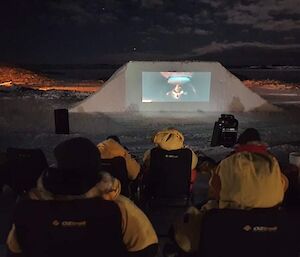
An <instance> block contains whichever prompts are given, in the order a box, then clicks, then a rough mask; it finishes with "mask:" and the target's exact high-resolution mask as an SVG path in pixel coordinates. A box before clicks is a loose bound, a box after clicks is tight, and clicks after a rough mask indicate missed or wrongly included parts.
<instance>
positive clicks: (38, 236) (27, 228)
mask: <svg viewBox="0 0 300 257" xmlns="http://www.w3.org/2000/svg"><path fill="white" fill-rule="evenodd" d="M54 156H55V158H56V161H57V167H51V168H48V169H47V170H45V172H44V173H43V174H42V176H41V177H40V178H39V180H38V183H37V187H36V188H34V189H32V190H31V191H30V192H29V193H28V195H27V198H28V199H27V200H26V199H24V201H20V202H19V204H18V206H17V208H16V213H15V215H14V220H13V226H12V229H11V231H10V233H9V235H8V238H7V247H8V252H9V254H10V256H30V257H44V256H45V257H46V256H47V257H57V256H80V254H79V253H78V252H85V253H86V256H102V254H104V256H111V257H112V256H141V257H142V256H145V257H146V256H147V257H154V256H155V255H156V252H157V243H158V239H157V236H156V233H155V231H154V229H153V227H152V224H151V223H150V221H149V220H148V218H147V217H146V215H145V214H144V213H143V212H142V211H141V210H140V209H139V208H138V207H137V206H135V205H134V203H133V202H131V201H130V200H129V199H128V198H126V197H124V196H122V195H120V190H121V189H120V183H119V181H118V180H117V179H115V178H113V177H111V176H110V175H109V174H108V173H104V174H100V175H99V167H100V165H101V157H100V155H99V151H98V149H97V147H96V145H94V144H93V143H92V142H91V141H90V140H88V139H86V138H82V137H77V138H72V139H69V140H66V141H64V142H62V143H60V144H59V145H58V146H57V147H56V148H55V149H54ZM72 203H75V205H73V204H72ZM91 204H94V205H93V208H85V207H84V206H90V207H91ZM98 204H99V205H98ZM70 206H71V207H70ZM98 206H99V207H98ZM100 206H101V208H102V207H103V208H102V209H101V208H100ZM25 207H26V208H25ZM22 208H23V209H22ZM38 208H40V209H38ZM64 208H65V209H64ZM70 208H71V212H70ZM72 208H73V209H74V208H75V210H76V211H75V212H74V210H73V209H72ZM99 208H100V209H99ZM64 210H65V212H64ZM72 210H73V211H72ZM24 213H25V214H24ZM85 213H87V214H86V215H87V216H85ZM30 214H31V215H30ZM39 215H44V216H42V217H39ZM68 215H69V216H68ZM80 215H83V216H80ZM98 215H99V216H101V217H99V218H98ZM45 216H47V217H45ZM57 216H59V217H60V218H63V221H62V222H61V223H60V220H59V217H57ZM70 216H72V217H70ZM49 217H50V218H51V217H54V218H52V219H53V222H52V223H51V222H50V223H49V222H44V223H43V219H44V218H45V219H46V221H47V218H48V219H49ZM55 217H56V218H55ZM78 217H79V218H78ZM82 217H83V218H84V217H86V218H84V219H83V221H81V220H82ZM78 219H79V221H78ZM103 219H104V220H103ZM64 220H65V221H64ZM85 220H87V221H85ZM35 223H38V224H40V223H41V224H42V225H41V226H38V227H36V225H35ZM51 224H52V225H51ZM60 224H61V225H60ZM107 224H111V227H107V226H108V225H107ZM91 226H92V227H93V228H92V227H91ZM94 226H96V227H94ZM40 227H42V228H44V230H46V231H44V230H43V229H41V228H40ZM112 231H113V232H112ZM76 233H78V234H79V235H78V234H76ZM80 233H81V234H80ZM114 233H116V234H114ZM49 235H50V236H49ZM66 235H68V236H69V237H68V238H65V237H64V236H66ZM94 235H97V236H100V237H101V238H102V239H103V240H104V241H108V242H107V244H108V245H101V243H102V244H103V242H101V240H100V241H99V239H98V237H97V238H96V236H94ZM31 236H33V238H34V240H35V241H34V242H32V241H31V238H32V237H31ZM106 237H109V239H107V238H106ZM87 238H88V240H87ZM72 240H73V241H72ZM118 240H119V241H118ZM91 241H93V243H91ZM49 245H50V246H56V247H49ZM57 246H59V247H57ZM84 247H86V248H88V249H85V248H84ZM90 247H92V249H94V250H95V249H96V252H95V253H94V252H93V250H91V248H90ZM82 248H83V249H82ZM116 248H118V249H116ZM74 249H76V250H74ZM97 251H98V253H97ZM118 251H119V252H118ZM120 251H121V252H122V251H123V253H122V254H120ZM116 253H118V255H116ZM63 254H66V255H63ZM97 254H98V255H97ZM114 254H115V255H114ZM81 256H84V255H81Z"/></svg>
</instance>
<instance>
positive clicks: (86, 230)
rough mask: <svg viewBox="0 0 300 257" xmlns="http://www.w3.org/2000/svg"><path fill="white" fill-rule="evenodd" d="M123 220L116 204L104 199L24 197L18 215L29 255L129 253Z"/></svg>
mask: <svg viewBox="0 0 300 257" xmlns="http://www.w3.org/2000/svg"><path fill="white" fill-rule="evenodd" d="M121 223H122V218H121V213H120V209H119V207H118V206H117V205H116V203H114V202H113V201H105V200H103V199H100V198H91V199H81V200H72V201H61V200H60V201H54V200H53V201H36V200H23V201H20V202H19V203H18V205H17V208H16V212H15V215H14V224H15V227H16V234H17V238H18V242H19V244H20V246H21V248H22V250H23V253H24V256H28V257H66V256H72V257H82V256H89V257H99V256H105V257H116V256H127V253H126V251H125V247H124V245H123V240H122V225H121Z"/></svg>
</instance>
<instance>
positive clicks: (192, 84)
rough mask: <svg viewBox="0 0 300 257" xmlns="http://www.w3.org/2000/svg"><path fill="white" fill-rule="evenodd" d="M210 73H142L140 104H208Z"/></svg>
mask: <svg viewBox="0 0 300 257" xmlns="http://www.w3.org/2000/svg"><path fill="white" fill-rule="evenodd" d="M210 78H211V73H210V72H177V71H176V72H175V71H171V72H170V71H167V72H143V73H142V102H208V101H209V96H210Z"/></svg>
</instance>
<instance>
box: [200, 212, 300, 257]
mask: <svg viewBox="0 0 300 257" xmlns="http://www.w3.org/2000/svg"><path fill="white" fill-rule="evenodd" d="M299 214H300V213H299V212H298V213H297V212H286V211H284V210H278V209H277V208H270V209H253V210H232V209H214V210H210V211H208V212H207V213H206V214H205V216H204V218H203V222H202V226H201V233H200V245H199V253H198V254H197V255H196V256H199V257H200V256H201V257H227V256H230V257H240V256H243V257H254V256H255V257H267V256H272V257H286V256H289V257H299V256H300V255H299V254H300V219H299Z"/></svg>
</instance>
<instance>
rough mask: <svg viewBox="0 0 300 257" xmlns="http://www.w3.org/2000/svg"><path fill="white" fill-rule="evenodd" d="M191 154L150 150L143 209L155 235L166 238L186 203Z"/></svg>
mask: <svg viewBox="0 0 300 257" xmlns="http://www.w3.org/2000/svg"><path fill="white" fill-rule="evenodd" d="M191 162H192V151H191V150H190V149H188V148H185V149H179V150H172V151H167V150H163V149H160V148H153V149H152V150H151V157H150V169H149V171H148V172H147V173H146V174H145V177H144V182H143V183H144V193H143V195H144V196H143V199H144V204H142V205H143V207H141V208H143V210H144V211H145V212H146V214H147V215H148V217H149V218H150V220H151V222H152V224H153V226H154V228H155V230H156V232H157V234H158V236H160V237H165V236H167V233H168V230H169V227H170V226H171V224H172V222H173V221H174V220H175V218H176V217H177V216H179V215H181V214H182V213H183V212H184V210H185V209H186V206H188V205H189V204H190V196H191V193H190V181H191Z"/></svg>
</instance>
